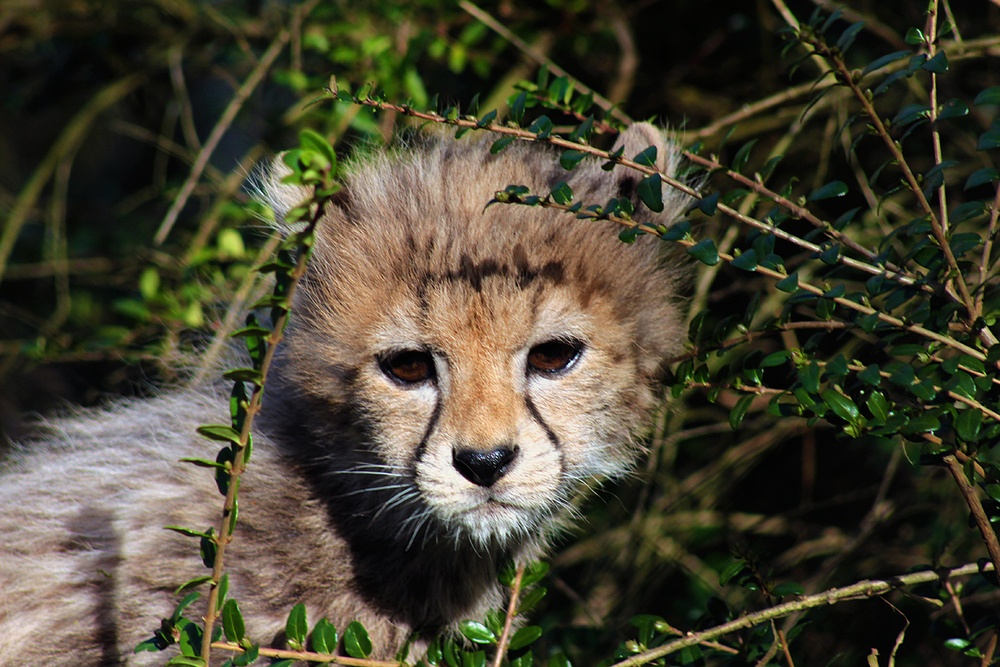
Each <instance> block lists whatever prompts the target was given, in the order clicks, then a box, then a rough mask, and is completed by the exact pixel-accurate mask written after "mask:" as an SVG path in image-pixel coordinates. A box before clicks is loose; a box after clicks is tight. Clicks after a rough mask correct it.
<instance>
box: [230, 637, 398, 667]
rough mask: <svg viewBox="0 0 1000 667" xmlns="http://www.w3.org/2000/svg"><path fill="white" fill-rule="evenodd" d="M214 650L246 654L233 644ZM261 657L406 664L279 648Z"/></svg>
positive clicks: (391, 666)
mask: <svg viewBox="0 0 1000 667" xmlns="http://www.w3.org/2000/svg"><path fill="white" fill-rule="evenodd" d="M212 648H217V649H222V650H223V651H232V652H234V653H244V652H245V650H244V649H243V647H241V646H239V645H237V644H233V643H232V642H212ZM257 652H258V653H259V654H260V655H263V656H267V657H269V658H286V659H290V660H308V661H309V662H325V663H333V664H335V665H347V667H402V666H403V665H405V663H401V662H390V661H388V660H369V659H368V658H352V657H350V656H346V655H334V654H332V653H315V652H313V651H288V650H284V649H278V648H264V647H261V648H259V649H257Z"/></svg>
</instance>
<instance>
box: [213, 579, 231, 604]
mask: <svg viewBox="0 0 1000 667" xmlns="http://www.w3.org/2000/svg"><path fill="white" fill-rule="evenodd" d="M228 594H229V573H228V572H223V573H222V577H220V578H219V594H218V595H217V596H216V602H215V609H216V611H219V610H220V609H222V605H224V604H226V596H227V595H228Z"/></svg>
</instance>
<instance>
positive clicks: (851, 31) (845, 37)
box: [836, 21, 944, 54]
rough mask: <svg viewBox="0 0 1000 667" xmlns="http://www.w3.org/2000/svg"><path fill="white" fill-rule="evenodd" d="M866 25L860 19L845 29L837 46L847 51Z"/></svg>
mask: <svg viewBox="0 0 1000 667" xmlns="http://www.w3.org/2000/svg"><path fill="white" fill-rule="evenodd" d="M864 27H865V22H864V21H858V22H857V23H852V24H851V25H849V26H848V27H847V30H845V31H844V32H843V34H842V35H841V36H840V39H838V40H837V44H836V48H838V49H840V51H841V53H845V52H846V51H847V50H848V49H849V48H851V45H852V44H854V39H855V38H856V37H857V36H858V33H859V32H861V29H862V28H864ZM941 53H942V54H943V53H944V52H943V51H942V52H941Z"/></svg>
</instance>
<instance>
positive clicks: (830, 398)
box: [820, 389, 865, 424]
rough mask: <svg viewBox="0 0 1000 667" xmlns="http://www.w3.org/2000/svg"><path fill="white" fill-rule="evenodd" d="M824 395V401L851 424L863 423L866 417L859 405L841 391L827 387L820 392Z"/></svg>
mask: <svg viewBox="0 0 1000 667" xmlns="http://www.w3.org/2000/svg"><path fill="white" fill-rule="evenodd" d="M820 396H822V397H823V402H824V403H826V404H827V405H828V406H829V407H830V409H831V410H833V412H834V413H835V414H836V415H837V416H838V417H840V418H841V419H843V420H844V421H846V422H848V423H850V424H863V423H864V421H865V418H864V417H862V416H861V413H860V412H859V411H858V406H856V405H854V402H853V401H852V400H851V399H850V398H848V397H847V396H844V395H843V394H841V393H840V392H837V391H834V390H833V389H825V390H823V392H822V393H821V394H820Z"/></svg>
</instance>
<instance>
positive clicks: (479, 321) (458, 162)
mask: <svg viewBox="0 0 1000 667" xmlns="http://www.w3.org/2000/svg"><path fill="white" fill-rule="evenodd" d="M489 141H490V138H489V137H482V138H475V137H472V138H465V139H462V140H457V141H456V140H455V139H453V138H452V137H451V136H450V135H444V134H438V133H431V134H429V135H425V136H422V137H419V138H418V139H416V140H413V141H412V142H411V145H409V146H406V147H404V148H402V149H399V150H397V151H395V152H382V153H377V154H375V155H369V156H367V157H365V158H362V159H359V160H357V161H356V162H355V163H354V164H353V166H352V167H351V168H350V169H349V172H348V174H347V177H346V179H345V184H344V189H343V191H342V192H341V193H340V194H339V195H338V196H339V199H338V201H337V202H336V206H335V207H334V209H333V210H332V212H331V213H330V215H329V216H328V218H327V219H326V220H324V221H323V223H322V226H321V227H320V228H319V230H318V236H317V245H316V251H315V254H314V258H313V261H312V264H311V267H310V270H309V273H308V275H307V278H306V280H305V281H304V284H303V286H302V288H301V290H300V296H299V299H298V302H297V304H296V315H295V317H296V319H295V320H294V326H293V329H292V331H291V333H290V336H289V342H288V346H289V347H288V349H287V350H288V351H287V354H286V363H287V364H288V365H289V366H290V371H289V372H288V375H289V377H291V378H292V382H293V383H294V384H295V385H296V388H297V390H298V391H299V392H300V393H301V394H303V395H306V396H308V397H309V398H310V399H311V400H310V405H311V406H317V405H318V406H323V407H322V408H321V409H320V412H323V411H324V410H326V409H328V410H329V413H330V414H331V415H332V414H343V413H344V409H345V407H346V408H349V409H350V414H351V415H353V417H351V418H350V419H353V420H355V421H357V422H358V424H355V425H356V426H359V428H357V429H355V432H356V433H359V434H362V435H358V436H352V437H354V438H355V439H361V440H362V441H363V442H360V443H359V442H348V441H339V440H338V436H337V434H336V427H335V426H333V425H332V422H333V420H332V418H331V426H330V427H329V428H328V429H326V430H325V431H324V432H325V433H329V434H330V435H329V442H327V443H324V444H323V447H324V448H326V450H327V451H328V452H330V455H329V457H328V458H329V461H330V464H329V465H330V466H331V467H333V468H336V467H337V466H338V465H341V464H339V463H337V461H338V460H341V458H340V457H338V455H337V452H338V451H340V452H343V451H347V450H351V449H352V448H353V449H354V451H357V449H358V448H359V447H360V448H362V449H364V450H365V451H366V452H368V453H370V454H371V455H372V456H373V459H372V460H374V461H375V463H369V464H367V465H366V466H362V467H364V470H360V469H359V470H355V471H354V472H358V473H365V475H361V474H359V475H358V477H359V479H360V481H359V482H358V486H359V487H361V488H359V489H358V491H364V490H365V489H366V488H369V489H370V490H372V491H373V492H374V491H376V490H377V489H382V490H383V492H384V494H385V495H384V499H385V500H384V502H383V503H382V507H381V508H379V509H378V512H382V511H383V510H384V511H386V512H388V511H389V510H393V511H401V512H403V513H405V514H408V515H409V517H408V519H407V520H406V521H404V523H408V525H404V526H401V527H400V531H401V532H408V533H411V534H412V535H416V534H417V533H418V532H419V531H421V530H425V531H427V534H428V535H430V534H439V535H440V534H444V535H449V536H451V537H453V538H459V539H461V538H465V539H470V540H471V541H473V542H474V543H475V544H479V545H482V546H485V547H495V546H501V547H504V548H509V547H513V546H515V545H517V544H523V543H526V542H534V543H539V542H540V541H543V540H544V536H545V534H546V533H547V532H549V530H550V528H551V527H552V526H554V525H557V524H559V523H560V518H561V517H563V516H565V515H566V514H567V513H568V511H569V510H568V508H569V500H570V498H571V497H572V496H573V495H574V493H576V492H577V490H578V489H580V488H581V487H586V486H588V485H591V484H592V483H593V482H594V480H595V479H599V478H606V477H609V476H614V475H616V474H620V473H622V472H623V471H625V470H627V469H628V468H629V466H631V465H632V464H633V463H634V459H635V457H636V455H637V449H638V446H637V445H636V442H635V440H634V438H633V434H634V433H635V431H636V430H637V429H638V428H640V427H641V426H642V423H643V418H644V416H645V415H646V413H647V412H648V410H649V408H650V407H651V404H652V401H653V394H652V390H651V385H652V384H653V383H654V381H655V378H656V375H657V373H658V370H659V368H660V367H661V364H662V361H663V359H664V358H665V357H667V356H669V355H670V354H673V353H675V352H676V351H677V350H678V349H679V347H680V344H681V340H682V334H681V330H680V327H679V325H680V317H679V313H678V310H677V308H676V304H675V297H674V295H673V286H674V283H675V276H676V275H677V272H676V270H674V269H672V267H670V266H669V265H667V264H668V263H667V262H665V260H664V258H663V256H662V244H661V243H659V242H658V241H657V240H655V239H651V238H640V239H639V242H637V243H635V244H631V245H626V244H624V243H622V242H620V241H619V240H618V238H617V232H618V229H617V228H616V227H615V226H614V225H613V224H612V223H607V222H595V221H588V220H578V219H576V218H575V217H574V216H572V215H571V214H566V213H563V212H561V211H555V210H548V209H542V208H529V207H523V206H504V205H493V206H489V207H487V206H486V205H487V203H488V202H489V201H490V200H491V199H492V198H493V196H494V194H495V192H496V191H497V190H502V189H503V188H504V187H506V186H508V185H512V184H519V185H527V186H528V187H529V188H530V189H531V191H532V192H533V193H538V194H543V195H544V194H547V193H548V192H549V191H550V190H551V189H552V188H553V186H555V185H556V184H557V183H558V182H559V181H566V182H567V183H568V184H569V185H570V186H571V187H572V189H573V191H574V198H575V201H582V202H584V204H585V205H587V204H591V203H597V204H603V203H605V202H606V201H607V200H608V199H609V198H611V197H621V196H626V197H633V196H634V192H635V186H636V184H637V182H638V178H639V176H638V175H637V174H634V173H630V172H629V171H628V170H626V169H624V168H616V169H615V170H614V171H613V172H612V173H611V174H609V173H607V172H605V171H602V170H601V168H600V164H599V163H597V162H589V163H588V162H587V161H585V162H583V163H582V164H580V165H579V166H578V167H577V168H576V169H575V170H573V171H566V170H564V169H563V168H562V167H561V166H560V165H559V163H558V154H557V153H554V152H553V151H551V150H550V149H548V148H547V147H544V146H540V145H537V144H527V143H521V144H517V143H515V144H513V145H511V146H509V147H508V148H507V149H506V150H504V151H503V152H501V153H500V154H498V155H491V154H490V152H489V145H490V143H489ZM619 141H620V143H621V142H623V143H624V146H625V156H626V157H634V156H635V155H636V154H637V153H638V152H640V151H641V150H643V149H645V148H646V147H647V146H649V145H651V144H652V145H656V146H657V148H658V154H659V162H660V165H661V167H663V168H665V169H672V168H673V167H674V165H675V162H676V153H675V152H674V151H673V149H672V148H671V147H670V146H669V145H668V144H667V143H666V142H665V141H664V139H663V138H662V135H661V133H660V132H659V131H657V130H655V129H654V128H653V127H652V126H649V125H644V124H642V125H636V126H633V127H632V128H631V129H630V130H628V131H626V132H625V133H624V135H623V137H622V138H621V139H620V140H619ZM667 190H669V189H667ZM271 195H272V199H273V200H275V201H276V202H277V206H276V208H277V209H278V210H279V212H280V209H281V208H283V207H285V208H287V206H288V205H289V204H295V203H298V202H297V200H301V199H302V198H303V197H302V193H293V192H289V191H288V190H287V189H285V190H284V191H282V189H281V188H280V187H278V188H277V189H275V191H274V192H273V193H271ZM282 200H283V201H284V204H282ZM682 206H683V200H682V199H681V198H679V197H677V196H674V195H672V194H669V193H668V194H667V195H666V201H665V207H664V212H663V213H662V214H660V215H656V216H654V215H653V214H651V213H650V212H649V211H648V210H645V209H644V208H642V207H641V206H639V205H637V206H636V209H637V213H636V217H637V218H639V219H640V220H641V221H643V222H655V223H669V222H670V221H671V219H672V218H673V217H675V216H677V215H678V213H679V211H680V209H681V207H682ZM640 209H641V211H640ZM313 412H315V409H314V410H313ZM314 416H315V418H317V419H320V420H322V419H323V416H322V415H314ZM350 419H349V420H350ZM331 472H333V473H343V472H345V471H342V470H331ZM366 485H367V486H366ZM349 501H350V498H346V499H345V502H349ZM372 509H373V510H374V508H372ZM365 511H367V510H365ZM412 539H413V538H412V536H411V541H412ZM418 543H419V539H418Z"/></svg>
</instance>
